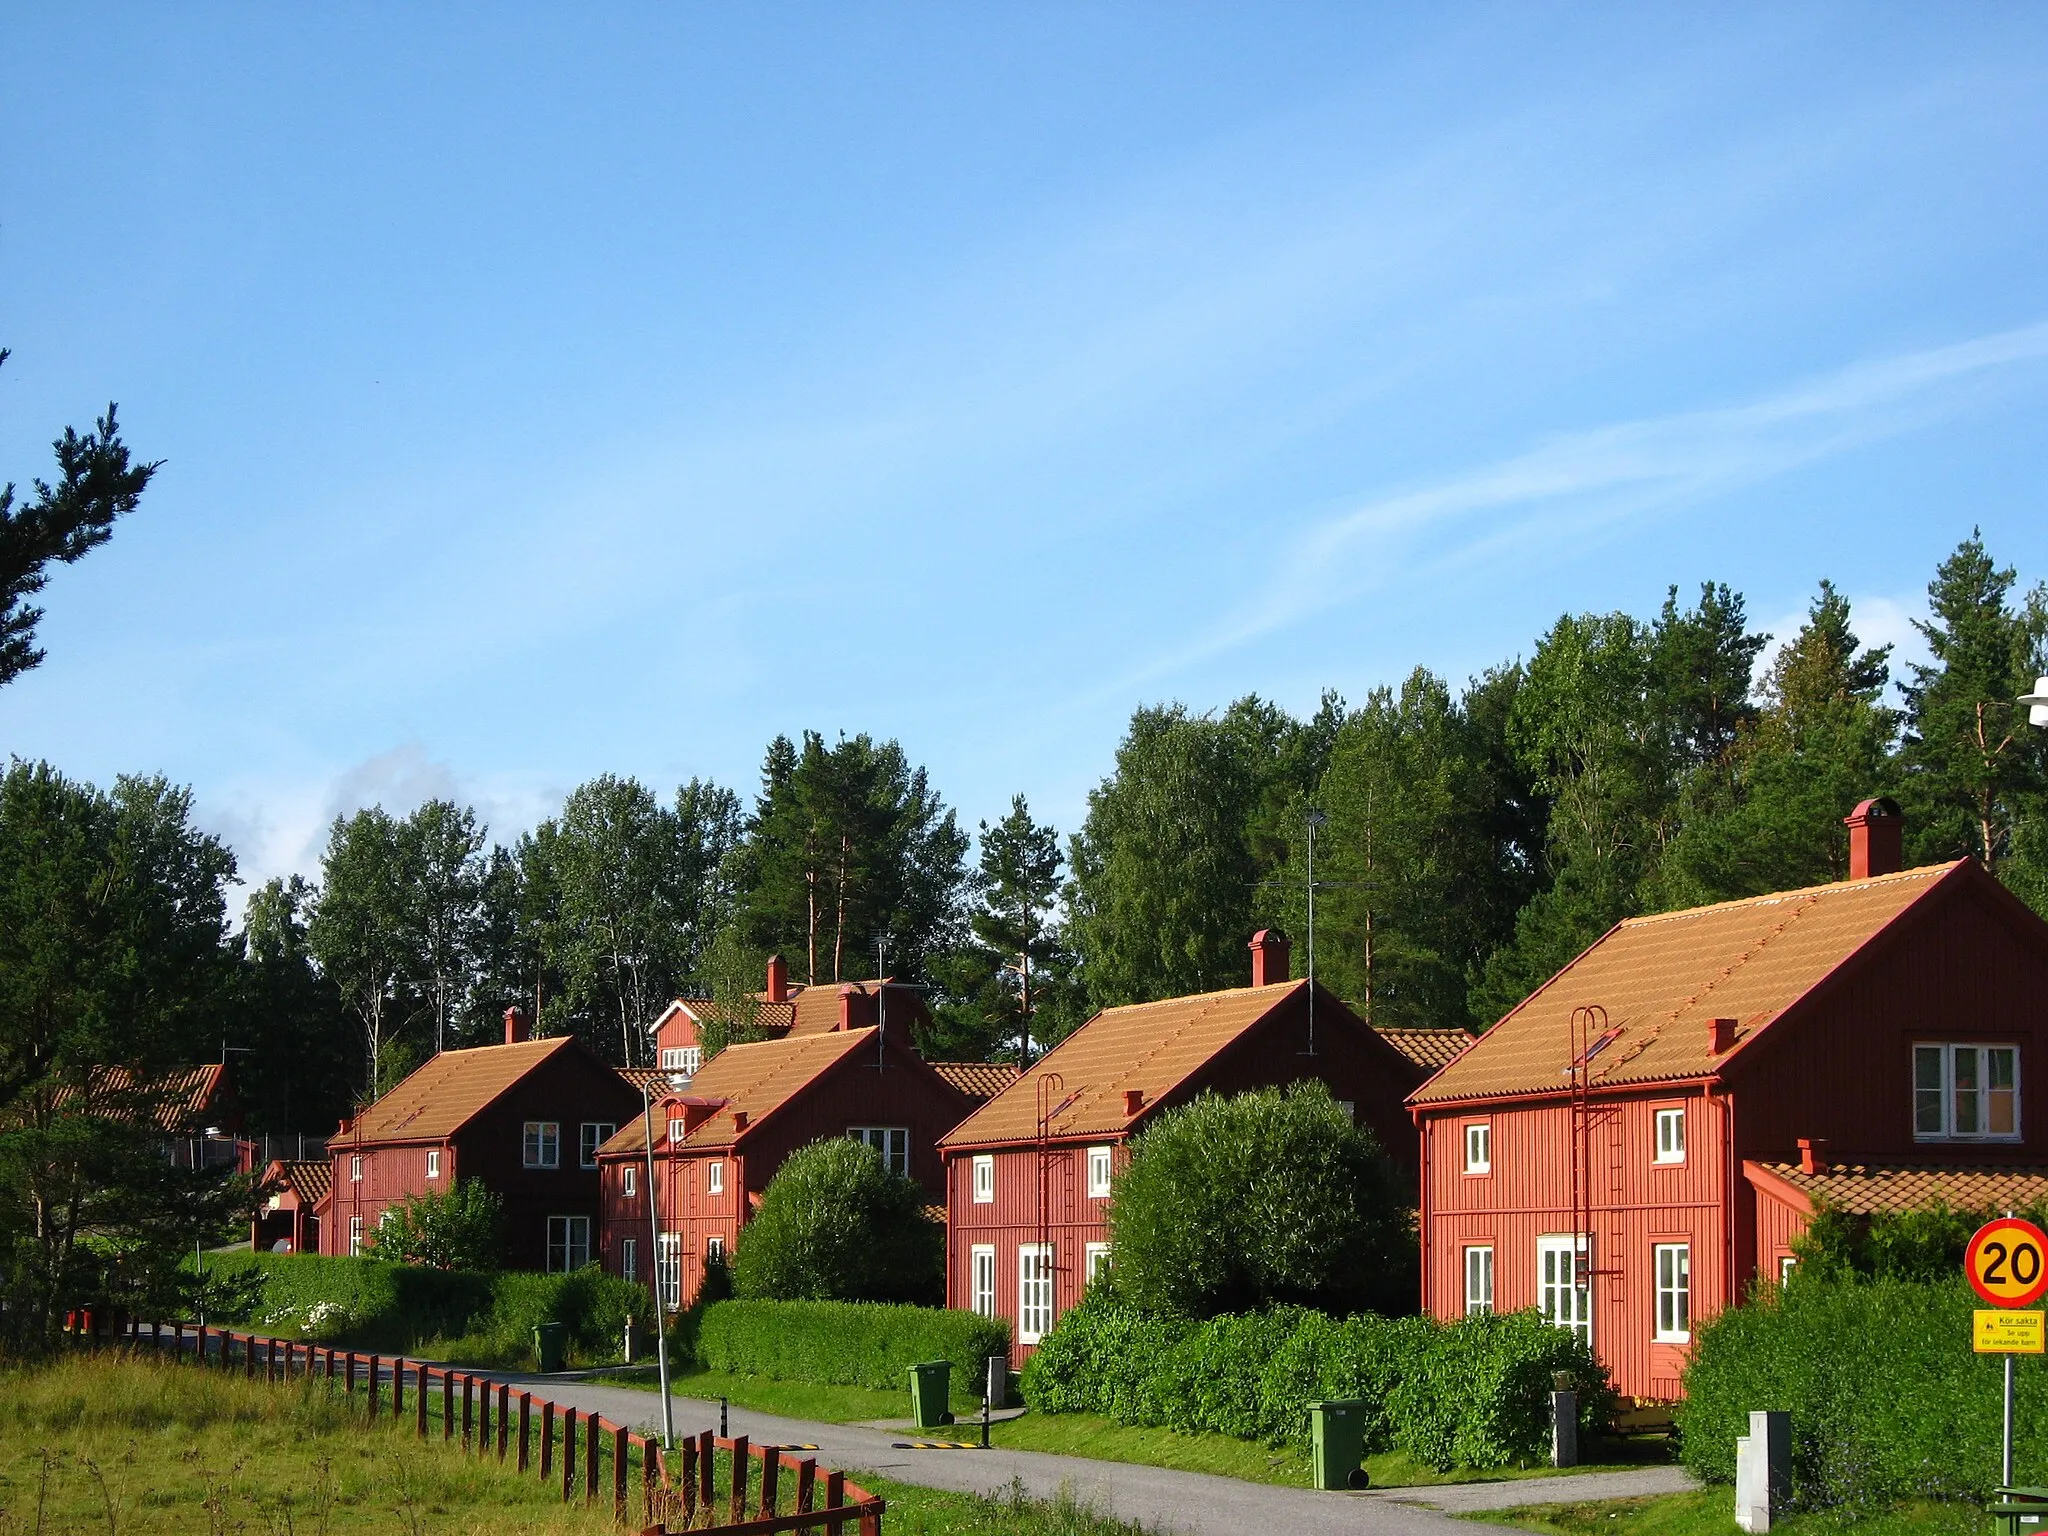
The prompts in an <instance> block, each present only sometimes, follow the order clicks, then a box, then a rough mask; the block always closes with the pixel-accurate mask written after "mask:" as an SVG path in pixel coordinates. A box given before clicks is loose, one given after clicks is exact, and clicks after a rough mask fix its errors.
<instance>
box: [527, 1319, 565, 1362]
mask: <svg viewBox="0 0 2048 1536" xmlns="http://www.w3.org/2000/svg"><path fill="white" fill-rule="evenodd" d="M568 1331H569V1330H568V1329H566V1328H564V1327H563V1326H562V1325H561V1324H560V1323H536V1324H534V1327H533V1358H534V1361H535V1362H536V1363H537V1364H538V1365H539V1367H540V1369H541V1371H542V1372H543V1373H544V1374H545V1373H546V1372H549V1371H559V1370H560V1369H561V1368H562V1339H563V1336H564V1335H565V1334H567V1333H568Z"/></svg>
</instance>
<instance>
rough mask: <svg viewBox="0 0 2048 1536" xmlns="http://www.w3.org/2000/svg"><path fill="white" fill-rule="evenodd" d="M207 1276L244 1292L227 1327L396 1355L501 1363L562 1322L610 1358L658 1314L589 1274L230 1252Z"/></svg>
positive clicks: (620, 1283) (587, 1350)
mask: <svg viewBox="0 0 2048 1536" xmlns="http://www.w3.org/2000/svg"><path fill="white" fill-rule="evenodd" d="M206 1270H207V1274H208V1277H209V1278H210V1279H213V1280H216V1281H217V1282H219V1287H218V1288H219V1289H221V1290H232V1291H236V1292H239V1293H240V1295H241V1303H240V1305H239V1306H237V1307H236V1308H235V1309H234V1311H233V1312H232V1313H231V1314H221V1316H222V1320H223V1321H227V1322H233V1323H240V1324H243V1325H254V1326H257V1327H262V1328H270V1329H275V1330H277V1331H278V1332H280V1333H288V1332H292V1331H294V1330H306V1329H307V1328H308V1326H309V1323H310V1326H311V1328H312V1330H313V1332H314V1333H316V1334H317V1335H318V1336H319V1337H320V1338H322V1340H323V1341H329V1340H331V1341H335V1342H349V1343H360V1344H364V1345H371V1346H375V1347H383V1348H392V1349H405V1350H410V1349H415V1348H417V1347H418V1346H419V1345H420V1344H422V1343H424V1342H426V1341H428V1340H437V1341H443V1342H446V1343H448V1344H450V1345H451V1346H452V1347H453V1348H454V1350H455V1351H456V1352H458V1353H461V1354H464V1355H465V1356H479V1355H483V1356H491V1357H494V1358H497V1359H502V1360H507V1361H510V1360H518V1359H524V1358H526V1357H527V1356H529V1355H530V1353H531V1351H532V1330H533V1325H534V1324H535V1323H542V1322H557V1323H563V1324H565V1325H567V1327H568V1330H569V1343H570V1345H571V1347H572V1348H574V1349H576V1350H578V1351H579V1352H581V1353H582V1354H584V1355H586V1356H593V1357H614V1356H616V1355H617V1354H618V1352H619V1348H620V1344H621V1339H622V1335H623V1333H624V1330H625V1323H626V1318H627V1316H628V1315H629V1314H630V1315H631V1316H633V1317H636V1318H637V1319H639V1321H640V1322H641V1324H642V1325H643V1326H648V1325H651V1324H652V1321H653V1316H654V1311H653V1307H652V1305H651V1303H650V1299H649V1297H648V1294H647V1291H646V1289H645V1288H644V1287H642V1286H638V1285H634V1284H633V1283H632V1282H630V1281H626V1280H620V1279H618V1278H616V1277H614V1276H611V1275H606V1274H604V1273H603V1272H602V1271H600V1270H598V1269H596V1268H595V1267H589V1268H585V1269H580V1270H577V1271H576V1272H575V1273H574V1274H568V1275H539V1274H530V1273H523V1272H516V1271H506V1272H503V1273H499V1274H492V1275H484V1274H475V1273H471V1272H468V1271H464V1270H447V1269H427V1268H424V1267H421V1266H417V1265H410V1264H393V1263H390V1262H387V1261H386V1260H382V1259H351V1258H340V1257H332V1256H323V1255H319V1254H274V1253H236V1254H214V1255H210V1256H209V1257H208V1258H207V1260H206ZM316 1308H319V1309H321V1310H320V1312H319V1313H318V1315H315V1309H316ZM337 1309H338V1310H337Z"/></svg>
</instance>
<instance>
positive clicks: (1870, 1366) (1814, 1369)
mask: <svg viewBox="0 0 2048 1536" xmlns="http://www.w3.org/2000/svg"><path fill="white" fill-rule="evenodd" d="M1977 1305H1979V1303H1978V1302H1977V1300H1976V1298H1975V1296H1974V1295H1973V1293H1972V1292H1971V1291H1970V1289H1969V1287H1968V1286H1967V1285H1966V1284H1965V1283H1964V1282H1963V1281H1962V1280H1961V1279H1959V1278H1951V1279H1949V1280H1947V1281H1945V1282H1943V1283H1940V1284H1934V1285H1920V1284H1913V1283H1911V1282H1908V1281H1901V1280H1888V1279H1881V1280H1873V1281H1869V1282H1864V1283H1853V1282H1852V1283H1831V1282H1827V1281H1823V1280H1820V1279H1817V1278H1816V1277H1814V1276H1811V1275H1807V1274H1799V1275H1798V1276H1797V1277H1796V1278H1795V1279H1794V1280H1793V1281H1792V1283H1791V1284H1789V1285H1788V1286H1786V1287H1785V1288H1784V1289H1783V1290H1782V1291H1780V1290H1778V1289H1777V1288H1776V1287H1773V1286H1764V1287H1761V1288H1759V1290H1758V1292H1757V1294H1756V1295H1755V1296H1754V1297H1753V1298H1752V1301H1751V1304H1750V1305H1748V1306H1744V1307H1735V1308H1731V1309H1729V1310H1728V1311H1726V1312H1723V1313H1721V1314H1720V1315H1719V1316H1718V1317H1716V1318H1715V1319H1714V1320H1713V1321H1712V1322H1709V1323H1707V1324H1705V1325H1704V1326H1702V1327H1700V1328H1699V1329H1698V1330H1697V1332H1696V1333H1695V1335H1694V1344H1693V1358H1692V1364H1691V1366H1690V1367H1689V1368H1688V1369H1687V1371H1686V1373H1685V1390H1686V1398H1685V1401H1684V1403H1682V1404H1681V1405H1680V1407H1679V1409H1678V1422H1679V1426H1680V1428H1681V1429H1682V1430H1683V1432H1684V1438H1685V1460H1686V1464H1687V1465H1688V1466H1689V1467H1691V1468H1692V1470H1693V1471H1694V1473H1696V1474H1697V1475H1698V1476H1699V1477H1701V1478H1702V1479H1704V1480H1705V1481H1708V1482H1718V1483H1726V1482H1732V1481H1734V1478H1735V1440H1736V1437H1737V1436H1739V1435H1745V1434H1747V1433H1748V1432H1749V1415H1750V1413H1751V1411H1752V1410H1755V1409H1779V1410H1782V1411H1784V1412H1786V1413H1788V1414H1790V1415H1791V1420H1792V1463H1793V1481H1794V1493H1795V1498H1796V1500H1797V1502H1798V1504H1799V1505H1800V1506H1801V1507H1803V1508H1809V1509H1819V1508H1831V1507H1836V1506H1845V1505H1846V1506H1857V1505H1867V1504H1877V1503H1885V1502H1890V1501H1895V1500H1899V1499H1909V1498H1920V1497H1930V1498H1956V1497H1963V1498H1982V1497H1983V1496H1984V1494H1985V1493H1986V1492H1987V1491H1988V1490H1989V1489H1991V1488H1992V1487H1994V1486H1996V1485H1997V1483H1998V1482H1999V1470H2000V1469H1999V1465H1998V1457H1999V1442H2000V1426H1999V1416H2000V1412H2001V1404H2002V1400H2003V1394H2002V1381H2001V1373H2002V1367H2001V1365H2000V1362H1999V1358H1998V1357H1997V1356H1996V1355H1979V1354H1976V1353H1975V1352H1974V1351H1973V1350H1972V1349H1971V1347H1970V1313H1971V1311H1972V1310H1973V1309H1974V1308H1975V1307H1976V1306H1977ZM2014 1374H2015V1377H2016V1390H2017V1404H2016V1414H2017V1427H2016V1433H2015V1437H2014V1438H2015V1457H2016V1466H2015V1468H2014V1475H2015V1477H2016V1479H2017V1480H2018V1481H2019V1482H2022V1483H2040V1482H2043V1481H2048V1435H2044V1433H2043V1432H2044V1431H2048V1375H2044V1373H2043V1372H2042V1371H2041V1370H2040V1369H2039V1368H2038V1362H2036V1361H2032V1360H2022V1361H2020V1362H2019V1368H2018V1370H2017V1371H2016V1372H2015V1373H2014Z"/></svg>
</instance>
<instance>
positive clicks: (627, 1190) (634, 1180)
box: [619, 1163, 640, 1200]
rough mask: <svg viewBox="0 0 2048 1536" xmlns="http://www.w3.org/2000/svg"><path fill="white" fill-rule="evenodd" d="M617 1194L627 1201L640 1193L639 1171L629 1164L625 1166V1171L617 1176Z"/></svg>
mask: <svg viewBox="0 0 2048 1536" xmlns="http://www.w3.org/2000/svg"><path fill="white" fill-rule="evenodd" d="M619 1193H620V1194H622V1195H624V1196H625V1197H626V1198H627V1199H628V1200H630V1199H632V1198H633V1197H634V1196H635V1195H637V1194H639V1193H640V1170H639V1169H638V1168H636V1167H634V1166H633V1165H632V1164H631V1163H628V1164H626V1167H625V1170H624V1171H623V1172H622V1173H621V1174H620V1175H619Z"/></svg>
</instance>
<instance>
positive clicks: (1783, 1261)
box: [1778, 1253, 1799, 1290]
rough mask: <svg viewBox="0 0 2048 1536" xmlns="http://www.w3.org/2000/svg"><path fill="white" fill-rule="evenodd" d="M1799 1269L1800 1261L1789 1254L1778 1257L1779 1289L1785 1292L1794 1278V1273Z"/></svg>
mask: <svg viewBox="0 0 2048 1536" xmlns="http://www.w3.org/2000/svg"><path fill="white" fill-rule="evenodd" d="M1798 1267H1799V1260H1798V1259H1797V1258H1795V1257H1794V1256H1793V1255H1791V1254H1789V1253H1781V1254H1779V1255H1778V1289H1780V1290H1783V1289H1784V1288H1785V1284H1786V1282H1787V1281H1789V1280H1790V1279H1791V1278H1792V1271H1793V1270H1795V1269H1797V1268H1798Z"/></svg>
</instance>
